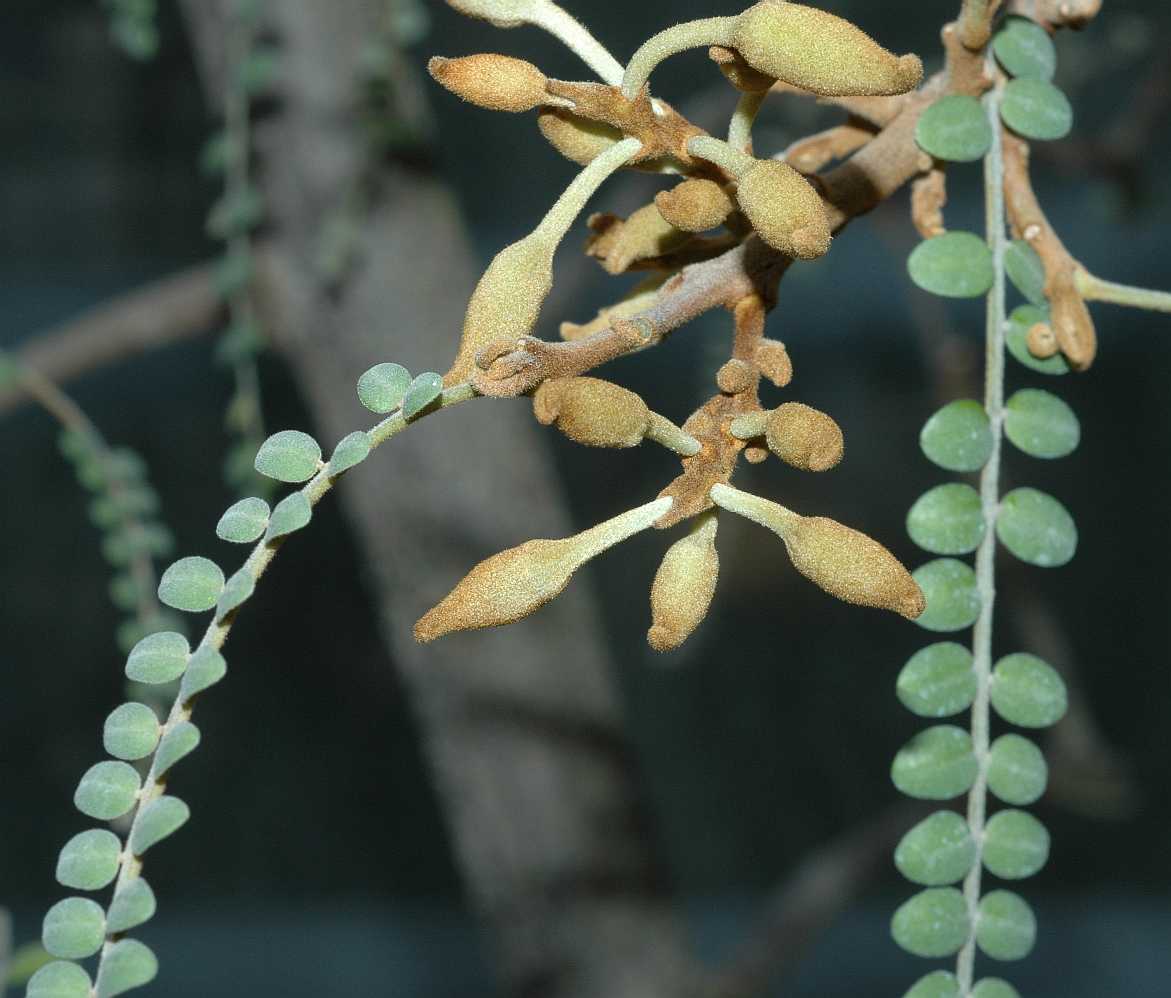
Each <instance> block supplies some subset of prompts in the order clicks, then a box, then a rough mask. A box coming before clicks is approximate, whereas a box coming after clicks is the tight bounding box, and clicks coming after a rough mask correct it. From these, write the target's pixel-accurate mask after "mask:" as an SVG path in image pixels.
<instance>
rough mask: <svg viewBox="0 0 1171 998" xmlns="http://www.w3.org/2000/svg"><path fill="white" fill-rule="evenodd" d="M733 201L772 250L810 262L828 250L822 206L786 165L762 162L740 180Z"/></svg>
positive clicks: (773, 161) (815, 194) (819, 199)
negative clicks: (738, 205) (736, 202)
mask: <svg viewBox="0 0 1171 998" xmlns="http://www.w3.org/2000/svg"><path fill="white" fill-rule="evenodd" d="M736 200H737V201H738V202H739V203H740V207H741V208H742V209H743V211H744V214H745V215H747V216H748V221H749V222H751V223H752V227H753V228H754V229H755V230H756V232H757V233H758V234H759V235H760V238H761V239H763V240H764V241H765V242H766V243H768V244H769V245H770V246H771V247H773V249H776V250H780V252H782V253H784V254H786V255H787V256H792V257H796V258H797V259H799V260H813V259H816V258H817V257H819V256H824V255H825V254H826V252H827V251H828V250H829V243H830V227H829V217H828V216H827V215H826V212H825V206H824V205H823V204H822V203H821V198H820V197H819V196H818V194H817V191H815V190H814V189H813V187H812V185H811V184H810V183H809V181H808V180H806V179H805V178H804V177H803V176H801V174H799V173H798V172H797V171H796V170H794V169H793V168H792V167H791V166H789V164H788V163H782V162H780V161H778V160H762V161H761V163H760V165H759V166H757V167H755V168H754V169H752V170H750V171H749V172H748V173H746V174H745V175H744V176H743V177H742V178H741V180H740V186H739V188H737V190H736Z"/></svg>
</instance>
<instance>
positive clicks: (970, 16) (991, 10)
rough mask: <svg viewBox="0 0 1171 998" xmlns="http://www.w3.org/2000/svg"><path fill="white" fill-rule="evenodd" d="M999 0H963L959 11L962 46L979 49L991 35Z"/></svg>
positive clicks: (974, 50)
mask: <svg viewBox="0 0 1171 998" xmlns="http://www.w3.org/2000/svg"><path fill="white" fill-rule="evenodd" d="M1000 2H1001V0H964V6H963V10H961V12H960V20H959V32H960V41H961V42H962V43H963V46H964V48H966V49H969V50H971V51H972V52H976V51H979V50H980V49H982V48H983V47H984V46H985V45H987V44H988V39H989V38H991V37H992V21H993V19H994V18H995V17H996V11H997V10H998V9H999V7H1000Z"/></svg>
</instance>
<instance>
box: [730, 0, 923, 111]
mask: <svg viewBox="0 0 1171 998" xmlns="http://www.w3.org/2000/svg"><path fill="white" fill-rule="evenodd" d="M729 45H730V47H732V48H734V49H736V50H737V51H738V52H739V53H740V55H741V56H743V57H744V61H745V62H747V63H748V64H749V65H750V66H752V67H753V68H754V69H755V70H757V71H758V72H760V73H763V74H765V75H766V76H773V77H776V78H777V79H778V80H784V81H785V82H786V83H789V84H792V85H793V86H796V87H800V88H801V89H803V90H809V91H812V92H813V93H815V94H820V95H821V96H823V97H879V96H890V95H894V94H903V93H906V92H907V91H908V90H913V89H914V88H915V87H917V86H918V85H919V82H920V81H921V80H922V79H923V64H922V63H921V62H920V61H919V58H918V56H914V55H904V56H901V57H900V56H896V55H894V54H893V53H891V52H888V51H887V50H886V49H884V48H883V47H882V46H881V45H879V44H878V43H877V42H875V41H874V40H873V39H872V38H871V37H870V36H869V35H867V34H866V33H865V32H864V31H862V30H861V29H860V28H858V27H856V26H855V25H853V24H851V23H850V22H849V21H846V20H843V19H842V18H840V17H836V16H835V15H833V14H830V13H828V12H827V11H824V10H819V9H818V8H816V7H806V6H805V5H804V4H797V3H775V2H768V0H766V2H764V3H758V4H756V5H755V6H754V7H750V8H749V9H748V10H746V11H744V13H743V14H741V15H740V16H739V17H737V18H736V23H735V26H734V28H733V30H732V34H731V37H730V39H729Z"/></svg>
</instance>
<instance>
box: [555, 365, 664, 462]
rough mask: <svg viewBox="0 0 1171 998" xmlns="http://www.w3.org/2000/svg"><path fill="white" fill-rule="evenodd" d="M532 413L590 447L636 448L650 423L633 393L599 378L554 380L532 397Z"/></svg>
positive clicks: (641, 401) (639, 401)
mask: <svg viewBox="0 0 1171 998" xmlns="http://www.w3.org/2000/svg"><path fill="white" fill-rule="evenodd" d="M533 413H534V414H535V415H536V417H537V420H538V421H539V422H540V423H542V424H543V425H545V426H548V425H549V424H550V423H555V424H556V426H557V429H559V430H560V431H561V432H562V433H564V434H565V435H566V436H567V437H569V439H570V440H574V441H576V442H577V443H579V444H586V445H587V446H589V447H637V446H638V445H639V444H640V443H642V438H643V436H644V435H645V434H646V430H647V426H648V424H649V422H650V410H649V409H648V408H647V404H646V403H645V402H644V401H643V400H642V399H641V398H639V397H638V396H637V395H636V394H635V393H634V392H632V391H630V390H628V389H626V388H623V387H621V386H620V385H615V384H613V383H611V382H609V381H603V380H602V379H600V378H552V379H550V380H548V381H546V382H544V383H543V384H542V385H541V387H540V388H538V389H537V391H536V394H535V395H534V396H533Z"/></svg>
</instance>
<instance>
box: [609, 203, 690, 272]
mask: <svg viewBox="0 0 1171 998" xmlns="http://www.w3.org/2000/svg"><path fill="white" fill-rule="evenodd" d="M590 228H591V229H593V230H594V232H595V235H594V236H592V237H591V239H590V241H589V243H588V244H587V245H586V252H587V253H589V255H590V256H592V257H594V258H596V259H598V260H600V261H601V263H602V266H603V267H604V268H605V269H606V272H607V273H610V274H622V273H625V272H626V271H627V270H629V269H630V267H631V266H632V265H633V264H635V263H637V262H638V261H639V260H652V259H654V258H655V257H659V256H663V255H664V254H667V253H670V252H672V251H674V250H676V249H678V248H679V247H680V246H682V245H684V244H685V243H687V242H688V241H689V240H690V239H691V235H690V233H687V232H680V231H679V230H678V229H677V228H675V226H673V225H672V224H671V223H670V222H668V221H667V220H666V219H665V218H663V216H662V215H661V214H660V213H659V209H658V207H657V206H656V205H653V204H648V205H644V206H643V207H641V208H639V209H638V211H636V212H635V213H634V214H633V215H631V216H630V217H629V218H627V219H625V220H624V219H620V218H617V217H615V216H613V215H597V216H595V217H594V218H592V219H590Z"/></svg>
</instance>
